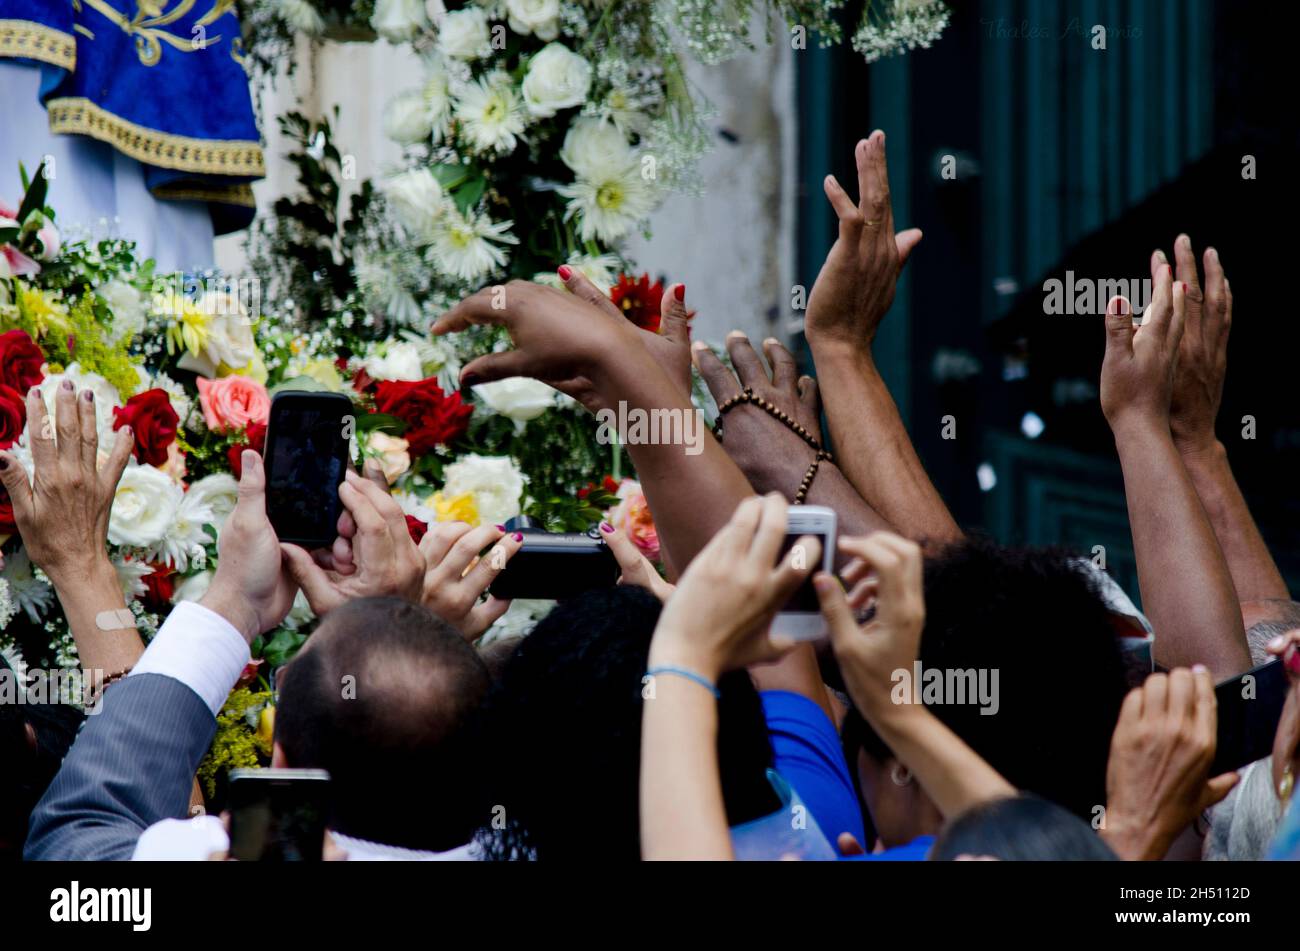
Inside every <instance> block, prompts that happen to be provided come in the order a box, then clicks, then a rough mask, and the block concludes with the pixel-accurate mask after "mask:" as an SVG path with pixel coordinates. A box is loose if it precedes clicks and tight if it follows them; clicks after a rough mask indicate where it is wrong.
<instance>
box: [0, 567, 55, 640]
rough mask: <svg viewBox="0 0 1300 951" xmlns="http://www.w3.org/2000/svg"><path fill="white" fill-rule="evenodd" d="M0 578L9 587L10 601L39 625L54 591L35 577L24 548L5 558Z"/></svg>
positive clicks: (52, 598)
mask: <svg viewBox="0 0 1300 951" xmlns="http://www.w3.org/2000/svg"><path fill="white" fill-rule="evenodd" d="M0 578H4V580H5V581H6V582H7V583H8V585H9V598H10V600H11V601H13V603H14V604H15V605H17V607H18V609H19V610H20V611H23V612H24V613H25V614H26V615H27V618H28V620H30V621H31V622H32V623H33V624H40V623H41V617H42V616H43V615H44V614H45V612H46V611H48V610H49V609H50V604H51V602H53V601H54V589H53V588H52V587H50V585H49V583H48V582H45V581H42V580H40V579H39V578H37V577H36V575H35V573H34V572H33V571H32V560H31V558H29V557H28V555H27V549H26V548H19V549H18V550H17V551H16V552H14V553H13V554H12V555H9V556H8V557H6V558H5V566H4V570H3V571H0Z"/></svg>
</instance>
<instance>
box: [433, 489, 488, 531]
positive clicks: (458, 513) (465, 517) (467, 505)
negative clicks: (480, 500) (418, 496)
mask: <svg viewBox="0 0 1300 951" xmlns="http://www.w3.org/2000/svg"><path fill="white" fill-rule="evenodd" d="M433 511H434V513H435V514H436V515H437V518H438V521H440V522H468V523H469V524H471V525H477V524H478V506H477V505H476V504H475V503H474V493H473V492H462V493H461V494H460V495H457V496H453V497H452V498H450V499H447V498H443V495H442V493H441V492H435V493H434V494H433Z"/></svg>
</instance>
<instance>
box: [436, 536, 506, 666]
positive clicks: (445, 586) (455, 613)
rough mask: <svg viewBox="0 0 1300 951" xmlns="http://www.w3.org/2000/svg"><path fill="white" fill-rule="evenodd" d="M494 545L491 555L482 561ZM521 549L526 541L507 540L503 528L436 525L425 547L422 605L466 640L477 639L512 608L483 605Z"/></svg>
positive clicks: (492, 600)
mask: <svg viewBox="0 0 1300 951" xmlns="http://www.w3.org/2000/svg"><path fill="white" fill-rule="evenodd" d="M489 545H492V546H493V548H492V550H491V551H489V552H488V553H487V554H485V555H482V556H480V555H479V552H481V551H483V549H485V548H487V547H488V546H489ZM522 546H523V535H522V534H520V533H518V532H515V533H513V534H509V535H507V534H506V533H505V528H504V527H503V526H501V525H480V526H479V527H478V528H472V527H471V526H470V525H468V524H467V523H465V522H435V523H434V524H433V525H430V526H429V531H428V532H427V533H426V534H425V536H424V538H423V539H422V540H421V541H420V555H421V556H422V557H423V559H424V581H423V586H422V589H421V595H420V600H421V603H423V604H424V606H425V607H426V608H428V609H429V610H430V611H432V612H433V613H434V614H436V615H438V617H440V618H442V619H443V620H444V621H446V622H447V623H448V624H450V625H452V627H454V628H456V630H458V631H460V632H461V634H463V635H464V636H465V638H466V639H467V640H471V641H473V640H476V639H478V637H480V636H481V635H482V634H483V632H484V631H486V630H487V629H488V628H489V627H491V626H492V624H493V623H494V622H495V621H496V620H497V618H499V617H501V615H503V614H505V613H506V609H507V608H509V607H510V602H509V601H502V600H501V599H499V598H494V597H489V598H488V599H487V600H486V601H483V602H481V603H480V600H479V599H480V597H481V596H482V594H483V593H484V592H485V591H487V589H488V586H489V585H491V584H492V581H493V579H494V578H496V576H497V575H499V574H500V573H501V569H503V568H504V567H505V566H506V563H507V562H508V561H509V560H510V558H511V557H512V556H513V555H514V553H515V552H517V551H518V550H519V549H520V548H521V547H522Z"/></svg>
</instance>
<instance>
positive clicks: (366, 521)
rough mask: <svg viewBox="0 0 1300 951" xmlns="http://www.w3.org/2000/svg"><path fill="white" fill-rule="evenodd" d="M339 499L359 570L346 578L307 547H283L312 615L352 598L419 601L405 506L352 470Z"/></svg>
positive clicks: (416, 560) (418, 568)
mask: <svg viewBox="0 0 1300 951" xmlns="http://www.w3.org/2000/svg"><path fill="white" fill-rule="evenodd" d="M245 455H247V454H245ZM339 499H340V500H341V501H342V502H343V506H344V508H346V509H347V511H348V512H349V513H350V514H351V516H352V521H353V524H354V525H355V527H356V532H355V535H354V536H353V538H352V540H351V546H350V548H351V563H350V565H349V568H351V569H355V570H350V571H349V572H348V573H347V574H344V573H342V572H340V571H339V570H337V568H334V569H329V568H323V567H322V566H321V565H320V564H318V563H317V561H316V560H315V559H314V558H313V557H312V555H311V554H310V553H308V552H307V550H306V549H304V548H300V547H299V546H297V545H290V544H288V543H282V544H280V546H279V547H280V550H281V551H282V552H283V554H284V563H285V567H286V568H287V569H288V571H289V573H290V575H291V576H292V577H293V580H294V581H296V582H297V583H298V585H299V586H300V587H301V588H302V592H303V594H305V595H306V596H307V601H308V603H309V604H310V605H311V609H312V611H313V612H314V613H315V614H316V615H317V616H318V617H323V616H324V615H326V614H328V613H329V612H330V611H332V610H333V609H334V608H336V607H338V606H339V605H340V604H343V603H344V602H345V601H348V600H350V599H352V598H366V597H379V596H384V595H389V596H395V597H399V598H405V599H407V600H408V601H416V602H418V601H419V600H420V595H421V590H422V585H423V580H424V559H423V558H422V557H421V556H420V552H419V549H417V548H416V546H415V542H413V541H411V535H410V532H409V531H408V530H407V528H406V515H405V513H404V512H403V511H402V509H401V506H399V505H398V504H397V502H396V501H395V500H394V499H393V498H392V497H391V496H390V495H389V494H388V493H387V492H385V491H384V490H383V489H381V488H380V487H379V486H377V485H376V484H375V483H374V482H373V481H371V480H369V479H364V478H362V477H361V476H359V475H357V474H356V473H355V472H353V471H351V470H349V471H348V474H347V478H346V480H345V481H344V482H343V484H342V485H340V486H339ZM224 537H225V536H224V533H223V535H222V538H223V539H224Z"/></svg>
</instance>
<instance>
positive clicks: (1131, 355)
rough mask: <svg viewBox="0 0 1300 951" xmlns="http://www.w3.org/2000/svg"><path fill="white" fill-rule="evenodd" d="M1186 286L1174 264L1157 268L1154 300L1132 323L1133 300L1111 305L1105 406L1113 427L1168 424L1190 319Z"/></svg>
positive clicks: (1118, 300) (1104, 363)
mask: <svg viewBox="0 0 1300 951" xmlns="http://www.w3.org/2000/svg"><path fill="white" fill-rule="evenodd" d="M1186 301H1187V287H1186V285H1184V284H1183V283H1182V282H1181V281H1179V282H1175V281H1174V279H1173V271H1172V269H1171V268H1170V267H1169V265H1167V264H1166V265H1165V266H1164V267H1163V268H1162V269H1157V274H1156V277H1155V279H1154V291H1153V293H1152V297H1151V304H1150V306H1149V307H1148V308H1147V311H1146V313H1145V314H1144V315H1143V318H1142V324H1141V326H1139V327H1136V328H1135V327H1134V326H1133V318H1132V314H1131V309H1130V307H1129V302H1128V301H1127V300H1126V299H1125V298H1123V297H1112V298H1111V299H1110V301H1109V302H1108V303H1107V304H1106V356H1105V358H1104V359H1103V360H1102V364H1101V410H1102V412H1103V413H1104V414H1105V415H1106V420H1107V422H1109V423H1110V426H1111V429H1112V430H1113V429H1116V428H1117V427H1121V426H1124V425H1126V424H1128V423H1129V422H1141V423H1143V424H1149V425H1153V426H1156V427H1159V428H1163V429H1167V428H1168V425H1169V405H1170V400H1171V398H1172V394H1173V388H1174V373H1175V369H1176V367H1177V363H1178V348H1179V346H1180V345H1181V342H1182V339H1183V329H1184V326H1185V322H1186Z"/></svg>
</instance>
